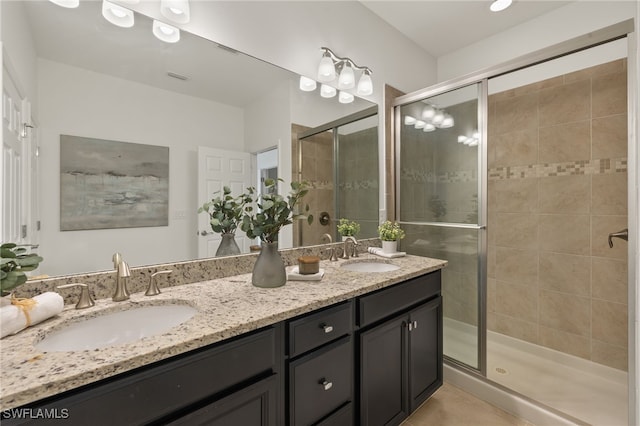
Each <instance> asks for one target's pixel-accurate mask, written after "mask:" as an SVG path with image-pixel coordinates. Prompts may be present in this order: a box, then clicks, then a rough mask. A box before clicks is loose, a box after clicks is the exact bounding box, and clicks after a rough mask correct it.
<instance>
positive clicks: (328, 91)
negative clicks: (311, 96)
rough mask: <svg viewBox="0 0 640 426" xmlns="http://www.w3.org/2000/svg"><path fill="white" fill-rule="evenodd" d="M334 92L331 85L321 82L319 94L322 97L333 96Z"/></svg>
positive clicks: (334, 89)
mask: <svg viewBox="0 0 640 426" xmlns="http://www.w3.org/2000/svg"><path fill="white" fill-rule="evenodd" d="M336 93H337V91H336V88H335V87H333V86H329V85H328V84H323V85H321V86H320V96H322V97H323V98H333V97H334V96H335V95H336Z"/></svg>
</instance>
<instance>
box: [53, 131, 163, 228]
mask: <svg viewBox="0 0 640 426" xmlns="http://www.w3.org/2000/svg"><path fill="white" fill-rule="evenodd" d="M168 224H169V147H164V146H154V145H142V144H137V143H128V142H117V141H110V140H103V139H93V138H84V137H78V136H68V135H60V230H61V231H77V230H87V229H111V228H135V227H147V226H167V225H168Z"/></svg>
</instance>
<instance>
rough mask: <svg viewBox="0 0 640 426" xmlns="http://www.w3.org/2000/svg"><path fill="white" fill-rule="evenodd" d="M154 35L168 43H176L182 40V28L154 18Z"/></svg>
mask: <svg viewBox="0 0 640 426" xmlns="http://www.w3.org/2000/svg"><path fill="white" fill-rule="evenodd" d="M153 35H154V36H156V37H157V38H158V39H159V40H162V41H164V42H166V43H176V42H178V41H179V40H180V30H179V29H177V28H176V27H173V26H171V25H169V24H165V23H164V22H160V21H156V20H155V19H154V20H153Z"/></svg>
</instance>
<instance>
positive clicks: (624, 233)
mask: <svg viewBox="0 0 640 426" xmlns="http://www.w3.org/2000/svg"><path fill="white" fill-rule="evenodd" d="M612 238H621V239H623V240H625V241H629V230H628V229H623V230H622V231H618V232H613V233H611V234H609V247H610V248H613V240H612Z"/></svg>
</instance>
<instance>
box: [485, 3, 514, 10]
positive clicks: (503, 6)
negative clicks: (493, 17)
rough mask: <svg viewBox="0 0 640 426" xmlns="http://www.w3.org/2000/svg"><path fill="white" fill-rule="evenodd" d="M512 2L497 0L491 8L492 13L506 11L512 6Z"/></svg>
mask: <svg viewBox="0 0 640 426" xmlns="http://www.w3.org/2000/svg"><path fill="white" fill-rule="evenodd" d="M511 3H512V0H495V1H494V2H493V3H491V6H489V9H491V11H492V12H500V11H501V10H505V9H506V8H508V7H509V6H511Z"/></svg>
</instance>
